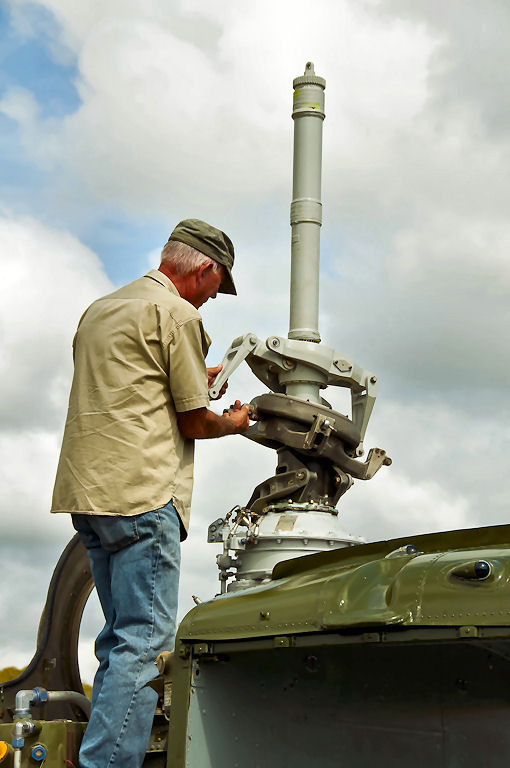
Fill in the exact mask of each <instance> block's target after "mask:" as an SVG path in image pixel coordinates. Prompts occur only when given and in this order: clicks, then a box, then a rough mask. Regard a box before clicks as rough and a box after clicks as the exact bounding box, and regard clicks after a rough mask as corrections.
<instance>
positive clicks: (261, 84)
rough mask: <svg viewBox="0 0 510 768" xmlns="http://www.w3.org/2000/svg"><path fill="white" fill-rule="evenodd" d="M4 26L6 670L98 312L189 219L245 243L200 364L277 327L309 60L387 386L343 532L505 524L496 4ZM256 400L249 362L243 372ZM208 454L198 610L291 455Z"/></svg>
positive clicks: (354, 314)
mask: <svg viewBox="0 0 510 768" xmlns="http://www.w3.org/2000/svg"><path fill="white" fill-rule="evenodd" d="M0 35H1V39H0V133H1V141H0V157H1V159H0V254H1V259H0V275H1V281H0V292H1V294H2V296H1V301H0V369H1V372H2V376H1V378H0V478H1V488H2V493H1V516H0V551H1V558H2V560H1V562H2V593H1V595H0V619H1V620H0V650H1V654H0V659H1V661H0V667H1V666H4V665H7V664H14V665H16V664H17V665H23V664H26V663H27V662H28V660H29V659H30V657H31V655H32V652H33V649H34V645H35V635H36V628H37V622H38V619H39V614H40V610H41V608H42V604H43V602H44V597H45V593H46V589H47V586H48V583H49V579H50V575H51V572H52V568H53V566H54V564H55V562H56V560H57V559H58V556H59V554H60V551H61V550H62V549H63V547H64V545H65V544H66V542H67V541H68V539H69V538H70V536H71V534H72V532H73V531H72V528H71V525H70V522H69V520H68V519H67V518H66V517H64V516H52V517H50V515H49V514H48V510H49V506H50V499H51V491H52V485H53V479H54V473H55V468H56V462H57V458H58V451H59V443H60V439H61V434H62V429H63V424H64V420H65V413H66V407H67V396H68V390H69V384H70V378H71V375H72V366H71V341H72V337H73V334H74V329H75V326H76V323H77V320H78V318H79V316H80V315H81V313H82V311H83V310H84V309H85V308H86V306H87V305H88V304H89V303H90V301H91V300H93V299H94V298H96V297H97V296H99V295H101V294H104V293H106V292H108V291H110V290H111V289H112V288H113V287H115V286H119V285H121V284H123V283H124V282H129V281H130V280H132V279H135V278H136V277H138V276H139V275H140V274H143V273H144V272H146V271H147V270H148V269H149V268H151V267H153V266H155V265H157V263H158V253H159V250H160V249H161V246H162V245H163V243H164V242H165V241H166V239H167V237H168V234H169V232H170V231H171V229H172V228H173V226H174V224H175V223H176V222H177V221H179V220H180V219H181V218H186V217H198V218H203V219H206V220H209V221H211V223H214V224H215V225H216V226H218V227H220V228H222V229H224V230H225V231H227V232H228V233H229V235H230V236H231V238H232V239H233V241H234V243H235V245H236V253H237V260H236V268H235V275H236V283H237V286H238V294H239V296H238V298H232V297H223V298H220V300H218V301H215V302H210V303H209V304H208V305H207V306H206V307H204V311H203V317H204V322H205V325H206V327H207V329H208V331H209V333H210V334H211V335H212V336H213V338H214V344H213V347H212V349H211V352H210V356H209V361H210V363H211V364H213V363H215V362H217V361H218V360H220V359H221V357H222V355H223V351H224V350H225V349H226V348H227V347H228V345H229V344H230V342H231V340H232V339H233V338H234V337H235V336H237V335H238V334H239V333H243V332H247V331H254V332H255V333H257V335H259V336H260V337H265V336H267V335H269V334H273V333H276V334H285V333H286V331H287V322H288V319H287V317H288V298H287V295H288V281H289V258H290V229H289V223H288V217H289V213H288V212H289V203H290V190H291V170H292V168H291V166H292V120H291V118H290V111H291V102H292V79H293V77H295V76H297V75H299V74H301V73H302V71H303V69H304V65H305V63H306V61H307V60H312V61H314V62H315V67H316V71H317V72H318V73H319V74H321V75H322V76H324V77H325V78H326V80H327V88H326V112H327V118H326V122H325V124H324V168H323V201H324V225H323V228H322V272H321V274H322V278H321V321H320V327H321V332H322V337H323V340H324V341H325V342H326V343H328V344H330V345H331V346H334V347H335V348H336V349H338V350H339V351H340V352H342V353H344V354H346V355H349V356H351V357H352V358H353V359H354V360H356V361H357V362H358V363H359V364H360V365H362V366H363V367H365V368H368V369H370V370H372V371H374V372H375V373H376V374H377V376H378V379H379V385H380V389H379V399H378V402H377V404H376V408H375V411H374V415H373V418H372V421H371V424H370V425H369V430H368V434H367V440H366V444H367V446H368V447H370V446H373V445H377V446H380V447H383V448H385V449H386V450H387V451H388V453H389V455H390V456H391V457H392V458H393V461H394V463H393V466H392V467H391V469H386V468H385V469H383V470H381V472H380V473H379V474H378V475H376V477H375V478H374V479H373V480H372V481H371V482H369V483H361V482H358V483H356V484H355V486H354V488H353V489H352V490H351V491H350V492H349V493H348V494H347V496H346V497H344V499H343V501H342V503H341V513H342V516H343V521H344V525H345V527H346V528H347V529H348V530H350V531H351V532H353V533H356V534H359V535H363V536H365V537H366V538H367V539H369V540H375V539H379V538H390V537H392V536H397V535H407V534H409V535H412V534H416V533H418V532H427V531H434V530H441V529H451V528H459V527H471V526H479V525H490V524H496V523H505V522H508V503H507V498H508V496H509V493H510V479H509V478H510V472H509V471H508V468H507V467H508V459H507V457H508V453H509V447H510V446H509V428H508V424H509V410H510V409H509V405H508V397H507V386H508V382H507V379H508V372H509V352H508V342H507V334H508V328H509V323H510V317H509V314H510V313H509V295H510V258H509V256H510V254H509V250H510V221H509V216H508V207H509V200H510V173H509V170H508V169H509V167H510V151H509V150H510V101H509V99H508V93H509V91H510V87H509V86H510V82H509V80H510V74H509V73H510V48H509V46H508V39H509V36H510V6H509V4H508V3H507V2H506V1H505V0H485V2H484V3H480V2H476V1H475V0H464V1H463V2H462V3H461V2H459V1H458V0H449V2H447V3H444V2H439V1H438V0H415V2H413V3H408V2H406V1H405V0H356V1H355V0H316V2H315V3H314V4H313V5H310V3H305V2H302V0H293V2H290V0H279V1H278V0H277V1H276V2H275V1H274V0H271V2H270V1H269V0H257V2H254V3H235V2H233V1H232V0H230V1H229V0H217V1H216V2H214V3H211V2H205V0H151V2H147V0H101V2H99V0H75V1H74V2H69V0H33V1H32V2H25V0H4V2H3V3H1V4H0ZM260 392H261V388H260V385H259V384H258V382H257V380H255V379H254V378H253V376H252V375H251V374H250V373H249V372H248V370H246V371H239V372H238V373H237V374H236V375H235V377H234V378H233V380H232V381H231V383H230V390H229V394H230V395H231V397H236V396H237V397H239V398H240V399H242V400H244V401H246V400H249V399H250V398H251V397H252V396H254V395H256V394H259V393H260ZM329 395H330V393H329V392H328V396H329ZM331 397H332V398H334V396H333V395H331ZM197 454H198V456H197V468H196V485H195V495H194V505H193V525H192V532H191V535H190V538H189V539H188V541H187V542H186V544H185V545H184V547H183V561H184V563H183V571H182V585H181V614H182V613H184V612H185V611H186V610H187V609H188V608H189V607H190V604H191V603H190V595H191V594H192V593H193V594H198V595H199V596H201V597H202V598H207V597H209V596H211V595H212V594H214V592H215V591H216V587H217V581H216V568H215V563H214V557H215V553H216V550H215V547H214V546H212V545H207V544H206V543H205V534H206V527H207V524H208V523H209V522H210V521H211V520H213V519H215V518H216V517H218V516H220V515H221V514H223V513H224V512H225V511H227V510H228V509H230V507H232V506H233V505H234V504H236V503H243V502H246V501H247V499H248V498H249V496H250V495H251V491H252V488H253V486H254V485H256V484H257V483H258V482H260V481H261V480H263V479H264V478H265V477H267V476H268V475H269V474H271V473H272V470H273V467H274V455H272V453H271V451H269V450H267V449H264V448H262V447H260V446H255V445H252V444H250V443H249V441H247V440H244V439H243V438H240V437H235V438H227V439H225V440H223V441H222V442H221V443H217V444H214V445H212V444H207V443H202V444H200V445H199V447H198V451H197ZM112 461H114V457H112ZM86 614H87V616H86V623H85V625H84V627H83V629H82V638H81V639H82V646H83V649H84V650H83V671H84V676H85V677H88V678H90V676H91V674H92V669H93V662H92V658H91V653H90V638H91V637H92V636H93V635H94V634H95V632H96V631H97V629H98V628H99V616H98V609H97V605H95V604H94V602H93V601H90V605H89V606H88V607H87V609H86Z"/></svg>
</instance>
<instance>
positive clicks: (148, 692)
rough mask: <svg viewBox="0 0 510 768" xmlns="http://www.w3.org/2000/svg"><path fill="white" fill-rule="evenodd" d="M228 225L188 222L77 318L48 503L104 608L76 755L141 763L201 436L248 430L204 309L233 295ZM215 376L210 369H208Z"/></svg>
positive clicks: (98, 763)
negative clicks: (214, 400)
mask: <svg viewBox="0 0 510 768" xmlns="http://www.w3.org/2000/svg"><path fill="white" fill-rule="evenodd" d="M233 262H234V248H233V246H232V243H231V241H230V239H229V238H228V237H227V235H226V234H225V233H224V232H221V231H220V230H218V229H216V228H215V227H212V226H210V225H208V224H206V223H205V222H203V221H199V220H198V219H187V220H185V221H181V222H180V224H178V225H177V227H176V228H175V229H174V231H173V232H172V234H171V235H170V238H169V241H168V243H167V244H166V245H165V247H164V248H163V251H162V258H161V264H160V266H159V269H157V270H151V271H150V272H149V273H148V274H146V275H145V276H144V277H141V278H140V279H139V280H135V282H133V283H130V284H129V285H127V286H124V287H123V288H120V289H119V290H118V291H115V292H114V293H112V294H110V295H109V296H105V297H103V298H101V299H98V300H97V301H96V302H94V303H93V304H92V305H91V306H90V307H89V308H88V309H87V311H86V312H85V314H84V315H83V317H82V318H81V320H80V323H79V326H78V330H77V332H76V336H75V339H74V343H73V350H74V363H75V372H74V378H73V384H72V388H71V395H70V399H69V410H68V415H67V421H66V426H65V432H64V438H63V442H62V450H61V455H60V461H59V465H58V470H57V477H56V481H55V489H54V492H53V503H52V512H67V513H71V514H72V519H73V525H74V527H75V528H76V530H77V531H78V532H79V534H80V536H81V538H82V540H83V542H84V543H85V546H86V547H87V551H88V554H89V558H90V563H91V569H92V575H93V577H94V582H95V584H96V588H97V592H98V595H99V599H100V601H101V606H102V608H103V612H104V615H105V620H106V622H105V626H104V628H103V630H102V631H101V632H100V634H99V635H98V637H97V640H96V656H97V658H98V661H99V668H98V671H97V673H96V677H95V679H94V686H93V691H92V714H91V718H90V722H89V725H88V727H87V731H86V734H85V737H84V739H83V744H82V747H81V750H80V765H81V768H107V767H108V768H113V766H119V767H120V766H122V768H126V766H129V768H137V766H140V765H141V764H142V762H143V758H144V754H145V750H146V747H147V742H148V738H149V734H150V729H151V724H152V719H153V714H154V707H155V704H156V694H155V692H154V691H153V690H152V688H151V687H150V686H148V685H147V683H148V682H149V681H150V680H151V679H152V678H153V677H154V676H155V674H156V671H155V666H154V660H155V658H156V656H157V655H158V653H159V652H160V651H162V650H165V649H168V648H169V647H171V645H172V644H173V639H174V635H175V618H176V611H177V588H178V580H179V566H180V540H182V539H184V538H186V536H187V529H188V522H189V511H190V503H191V491H192V485H193V450H194V439H195V438H214V437H222V436H224V435H231V434H236V433H241V432H243V431H245V430H246V429H247V428H248V426H249V419H248V407H247V406H241V404H240V402H239V401H238V400H237V401H236V403H235V406H234V410H233V411H232V412H229V413H224V414H223V415H222V416H219V415H217V414H215V413H214V412H213V411H210V410H209V409H208V407H207V406H208V404H209V398H208V384H209V383H210V382H211V381H212V380H213V379H214V375H215V374H217V373H218V370H219V366H218V367H216V368H214V369H209V370H207V369H206V366H205V362H204V358H205V355H206V353H207V349H208V347H209V344H210V340H209V338H208V336H207V334H206V333H205V331H204V329H203V327H202V321H201V317H200V314H199V312H198V308H199V307H200V306H201V305H202V304H204V303H205V302H206V301H207V300H208V299H211V298H215V297H216V294H217V293H218V292H220V293H230V294H235V293H236V290H235V287H234V283H233V280H232V274H231V269H232V266H233ZM208 379H209V381H208Z"/></svg>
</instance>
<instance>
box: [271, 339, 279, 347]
mask: <svg viewBox="0 0 510 768" xmlns="http://www.w3.org/2000/svg"><path fill="white" fill-rule="evenodd" d="M271 346H273V347H279V346H280V340H279V339H271Z"/></svg>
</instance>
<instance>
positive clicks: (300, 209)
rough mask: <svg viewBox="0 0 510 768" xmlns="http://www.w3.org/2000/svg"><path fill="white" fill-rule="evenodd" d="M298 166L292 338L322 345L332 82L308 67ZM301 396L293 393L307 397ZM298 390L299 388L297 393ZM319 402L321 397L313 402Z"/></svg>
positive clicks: (299, 110) (298, 86)
mask: <svg viewBox="0 0 510 768" xmlns="http://www.w3.org/2000/svg"><path fill="white" fill-rule="evenodd" d="M293 85H294V102H293V111H292V118H293V120H294V166H293V189H292V203H291V206H290V224H291V227H292V243H291V277H290V323H289V339H301V340H303V341H320V335H319V258H320V228H321V224H322V202H321V171H322V122H323V120H324V117H325V113H324V89H325V87H326V81H325V80H324V79H323V78H320V77H317V76H316V75H315V71H314V66H313V64H312V62H310V61H309V62H308V63H307V65H306V68H305V73H304V75H303V76H302V77H297V78H296V79H295V80H294V83H293ZM303 386H304V384H303V383H302V384H301V386H300V388H299V391H297V390H296V391H290V389H292V387H291V388H290V389H289V387H287V394H289V395H291V396H294V397H303V396H304V394H306V393H304V390H303ZM295 388H296V385H295V386H294V389H295ZM313 399H314V400H315V401H317V400H316V397H315V398H313Z"/></svg>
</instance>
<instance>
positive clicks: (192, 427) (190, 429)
mask: <svg viewBox="0 0 510 768" xmlns="http://www.w3.org/2000/svg"><path fill="white" fill-rule="evenodd" d="M236 413H237V414H238V415H237V416H234V414H232V413H224V414H223V416H218V414H216V413H214V412H213V411H210V410H209V409H208V408H196V409H195V410H193V411H183V412H182V413H178V414H177V424H178V427H179V431H180V433H181V435H183V436H184V437H187V438H190V439H194V440H208V439H211V438H215V437H224V436H225V435H235V434H238V433H240V432H244V431H245V430H246V428H247V426H248V423H249V422H248V417H247V416H246V419H245V420H243V421H242V420H241V419H240V418H239V417H240V413H241V412H240V411H237V412H236Z"/></svg>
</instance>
